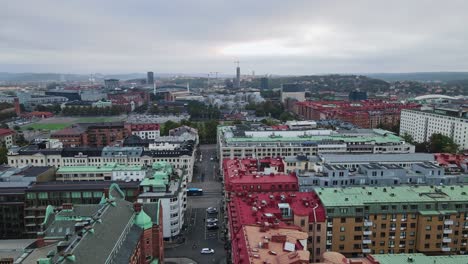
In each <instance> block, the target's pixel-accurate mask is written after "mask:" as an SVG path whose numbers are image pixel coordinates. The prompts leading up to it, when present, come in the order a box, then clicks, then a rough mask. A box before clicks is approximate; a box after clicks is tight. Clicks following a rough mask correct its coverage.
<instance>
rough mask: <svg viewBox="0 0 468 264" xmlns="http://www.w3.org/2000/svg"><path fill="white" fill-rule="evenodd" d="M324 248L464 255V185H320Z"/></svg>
mask: <svg viewBox="0 0 468 264" xmlns="http://www.w3.org/2000/svg"><path fill="white" fill-rule="evenodd" d="M316 193H317V195H318V197H319V199H320V200H321V202H322V204H323V206H324V207H325V210H326V215H327V239H326V248H327V250H332V251H337V252H340V253H342V254H344V255H345V256H361V255H363V254H394V253H416V252H418V253H425V254H432V255H436V254H437V255H444V254H445V255H449V254H465V253H466V250H467V242H468V241H467V240H468V213H467V212H468V206H467V201H468V196H467V195H466V194H467V193H468V186H464V185H452V186H394V187H393V186H392V187H364V186H363V187H349V188H348V187H347V188H319V189H317V190H316Z"/></svg>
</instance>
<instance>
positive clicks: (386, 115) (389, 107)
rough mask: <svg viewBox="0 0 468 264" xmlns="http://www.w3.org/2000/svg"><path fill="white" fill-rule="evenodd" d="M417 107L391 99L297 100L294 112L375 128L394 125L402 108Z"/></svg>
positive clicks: (313, 118) (307, 117)
mask: <svg viewBox="0 0 468 264" xmlns="http://www.w3.org/2000/svg"><path fill="white" fill-rule="evenodd" d="M415 108H419V105H418V104H414V103H408V104H402V103H398V102H393V101H382V100H363V101H359V102H350V101H307V102H297V103H296V105H295V108H294V109H295V110H296V111H295V112H296V114H298V115H299V116H301V117H303V118H305V119H310V120H325V119H338V120H341V121H345V122H349V123H351V124H353V125H356V126H358V127H361V128H377V127H378V126H379V125H384V126H389V127H391V126H395V125H397V124H398V122H399V120H400V113H401V111H402V110H403V109H415Z"/></svg>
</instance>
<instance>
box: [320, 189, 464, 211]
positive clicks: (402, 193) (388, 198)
mask: <svg viewBox="0 0 468 264" xmlns="http://www.w3.org/2000/svg"><path fill="white" fill-rule="evenodd" d="M316 192H317V194H318V196H319V198H320V200H321V201H322V203H323V205H324V206H325V207H335V206H343V207H346V206H364V205H365V204H395V203H408V202H411V203H418V202H420V203H424V202H425V203H436V202H464V203H466V202H468V186H465V185H460V186H458V185H457V186H392V187H349V188H348V187H347V188H319V189H317V190H316Z"/></svg>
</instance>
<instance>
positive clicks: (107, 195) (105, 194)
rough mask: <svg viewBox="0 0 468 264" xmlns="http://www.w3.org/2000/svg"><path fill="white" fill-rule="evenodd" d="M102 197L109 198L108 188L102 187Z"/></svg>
mask: <svg viewBox="0 0 468 264" xmlns="http://www.w3.org/2000/svg"><path fill="white" fill-rule="evenodd" d="M104 198H106V199H109V188H105V189H104Z"/></svg>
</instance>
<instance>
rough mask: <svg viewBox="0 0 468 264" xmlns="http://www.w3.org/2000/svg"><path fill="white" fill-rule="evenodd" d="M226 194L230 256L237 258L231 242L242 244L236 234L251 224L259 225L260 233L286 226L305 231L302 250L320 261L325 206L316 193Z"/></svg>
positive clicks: (311, 258)
mask: <svg viewBox="0 0 468 264" xmlns="http://www.w3.org/2000/svg"><path fill="white" fill-rule="evenodd" d="M229 197H230V198H229V201H228V204H227V214H228V219H229V223H228V224H227V225H226V226H227V227H228V234H229V239H230V240H231V241H232V244H233V251H232V252H231V254H232V255H234V257H233V259H236V249H235V246H234V244H240V243H241V242H236V234H238V233H239V232H241V230H242V229H243V227H244V226H246V225H252V226H258V227H259V228H260V232H267V231H270V230H271V231H276V230H278V229H281V228H286V229H291V230H299V231H302V232H304V233H306V234H307V236H305V238H304V240H306V241H307V246H304V249H308V250H309V252H310V260H312V261H314V262H318V261H319V260H320V256H321V254H322V253H323V252H325V238H326V223H325V209H324V208H323V206H322V205H321V203H320V200H319V199H318V197H317V195H316V194H315V193H299V192H266V193H251V194H249V195H247V196H245V195H243V194H239V193H238V194H232V195H230V196H229ZM242 254H243V253H239V255H242ZM233 263H239V262H233Z"/></svg>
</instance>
